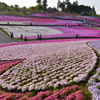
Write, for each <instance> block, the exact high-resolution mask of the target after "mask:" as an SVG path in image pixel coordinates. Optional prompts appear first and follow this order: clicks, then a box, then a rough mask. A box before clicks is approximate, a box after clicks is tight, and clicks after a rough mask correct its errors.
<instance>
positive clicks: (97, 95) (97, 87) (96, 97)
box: [88, 41, 100, 100]
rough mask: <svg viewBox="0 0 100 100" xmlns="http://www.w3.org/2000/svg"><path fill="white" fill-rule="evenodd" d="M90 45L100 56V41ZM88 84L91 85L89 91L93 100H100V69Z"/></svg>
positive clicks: (92, 42)
mask: <svg viewBox="0 0 100 100" xmlns="http://www.w3.org/2000/svg"><path fill="white" fill-rule="evenodd" d="M88 45H89V46H91V47H92V48H94V49H95V50H96V51H97V52H98V53H99V54H100V41H91V42H89V43H88ZM88 83H89V84H90V86H89V88H88V90H89V91H90V93H91V94H92V98H93V100H100V68H98V69H97V72H96V74H94V75H93V76H92V77H91V78H90V80H89V81H88Z"/></svg>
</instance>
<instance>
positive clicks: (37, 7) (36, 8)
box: [35, 4, 43, 11]
mask: <svg viewBox="0 0 100 100" xmlns="http://www.w3.org/2000/svg"><path fill="white" fill-rule="evenodd" d="M35 10H36V11H43V5H42V4H38V5H37V6H35Z"/></svg>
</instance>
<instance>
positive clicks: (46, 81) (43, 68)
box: [0, 41, 97, 92]
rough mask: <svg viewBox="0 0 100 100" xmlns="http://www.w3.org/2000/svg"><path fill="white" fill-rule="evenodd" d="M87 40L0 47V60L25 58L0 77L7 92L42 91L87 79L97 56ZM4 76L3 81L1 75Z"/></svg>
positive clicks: (1, 83) (0, 82) (0, 83)
mask: <svg viewBox="0 0 100 100" xmlns="http://www.w3.org/2000/svg"><path fill="white" fill-rule="evenodd" d="M86 42H87V41H70V42H55V43H40V44H24V45H17V46H9V47H2V48H0V60H13V59H25V60H24V61H23V62H22V63H19V64H17V65H15V66H13V67H12V68H11V69H9V70H7V71H6V72H5V73H3V74H2V75H0V85H1V86H2V88H5V89H8V90H21V91H22V92H24V91H32V90H45V89H48V88H51V87H54V88H56V87H59V86H64V85H68V84H70V83H71V82H73V81H75V82H80V81H84V80H86V78H87V76H88V74H89V72H90V71H91V70H92V69H93V68H94V67H95V63H96V59H97V57H96V55H95V53H94V52H93V50H92V49H91V48H89V47H88V46H87V45H86ZM5 75H6V76H7V77H6V78H5V77H4V76H5Z"/></svg>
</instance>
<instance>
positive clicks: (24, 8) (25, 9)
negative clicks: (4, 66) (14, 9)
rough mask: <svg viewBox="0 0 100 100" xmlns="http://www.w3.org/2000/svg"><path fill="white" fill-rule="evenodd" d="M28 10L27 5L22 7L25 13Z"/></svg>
mask: <svg viewBox="0 0 100 100" xmlns="http://www.w3.org/2000/svg"><path fill="white" fill-rule="evenodd" d="M27 10H28V9H27V7H25V6H24V7H23V8H22V11H23V13H24V14H26V13H27Z"/></svg>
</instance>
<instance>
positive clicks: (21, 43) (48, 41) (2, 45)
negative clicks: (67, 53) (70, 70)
mask: <svg viewBox="0 0 100 100" xmlns="http://www.w3.org/2000/svg"><path fill="white" fill-rule="evenodd" d="M83 40H100V39H55V40H41V41H34V42H33V41H32V42H30V41H29V42H20V43H19V42H18V43H6V44H0V48H1V47H6V46H13V45H24V44H33V43H52V42H65V41H83Z"/></svg>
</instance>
